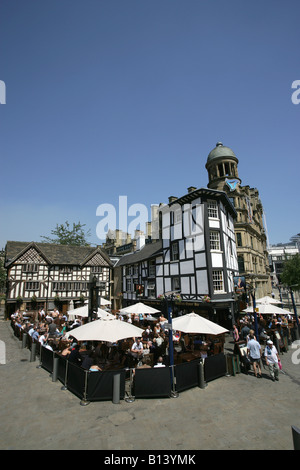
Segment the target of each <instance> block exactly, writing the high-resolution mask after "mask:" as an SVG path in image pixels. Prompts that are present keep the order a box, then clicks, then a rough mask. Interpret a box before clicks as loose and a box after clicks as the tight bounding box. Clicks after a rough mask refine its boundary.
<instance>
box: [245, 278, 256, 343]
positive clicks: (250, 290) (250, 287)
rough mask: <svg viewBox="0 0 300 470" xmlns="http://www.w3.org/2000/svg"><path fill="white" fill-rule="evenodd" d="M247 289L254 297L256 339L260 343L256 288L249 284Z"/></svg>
mask: <svg viewBox="0 0 300 470" xmlns="http://www.w3.org/2000/svg"><path fill="white" fill-rule="evenodd" d="M246 287H247V289H248V291H249V294H250V295H251V297H252V302H253V315H254V328H255V337H256V339H257V341H258V339H259V338H258V324H257V312H256V301H255V286H253V285H252V284H248V285H247V286H246Z"/></svg>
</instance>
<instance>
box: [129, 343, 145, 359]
mask: <svg viewBox="0 0 300 470" xmlns="http://www.w3.org/2000/svg"><path fill="white" fill-rule="evenodd" d="M143 353H144V347H143V343H142V342H141V340H140V339H139V338H137V339H136V341H135V342H134V343H133V345H132V348H131V354H132V356H133V357H135V358H137V359H140V358H141V357H142V356H143Z"/></svg>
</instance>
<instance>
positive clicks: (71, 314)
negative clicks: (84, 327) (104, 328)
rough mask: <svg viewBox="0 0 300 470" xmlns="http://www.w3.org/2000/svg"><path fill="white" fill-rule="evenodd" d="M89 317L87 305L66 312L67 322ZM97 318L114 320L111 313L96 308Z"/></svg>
mask: <svg viewBox="0 0 300 470" xmlns="http://www.w3.org/2000/svg"><path fill="white" fill-rule="evenodd" d="M88 316H89V307H88V305H84V306H83V307H78V308H74V310H69V311H68V318H69V320H74V318H75V317H85V318H86V317H88ZM97 316H98V318H103V319H111V320H114V318H115V317H114V315H112V314H111V313H108V312H106V311H105V310H102V309H101V308H98V311H97Z"/></svg>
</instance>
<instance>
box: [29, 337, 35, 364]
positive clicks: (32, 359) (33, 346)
mask: <svg viewBox="0 0 300 470" xmlns="http://www.w3.org/2000/svg"><path fill="white" fill-rule="evenodd" d="M35 356H36V343H35V342H34V341H33V342H32V345H31V351H30V362H34V361H35Z"/></svg>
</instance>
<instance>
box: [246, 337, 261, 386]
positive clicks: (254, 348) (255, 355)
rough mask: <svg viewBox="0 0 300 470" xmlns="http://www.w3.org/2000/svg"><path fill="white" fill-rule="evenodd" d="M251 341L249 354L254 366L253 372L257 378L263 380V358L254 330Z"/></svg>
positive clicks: (248, 346) (249, 342) (248, 348)
mask: <svg viewBox="0 0 300 470" xmlns="http://www.w3.org/2000/svg"><path fill="white" fill-rule="evenodd" d="M249 338H250V339H249V341H248V343H247V353H248V354H249V357H250V361H251V363H252V364H253V370H254V375H255V377H258V378H261V377H262V375H261V367H260V358H261V347H260V344H259V342H258V341H256V339H255V337H254V334H253V330H251V331H250V334H249Z"/></svg>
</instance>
